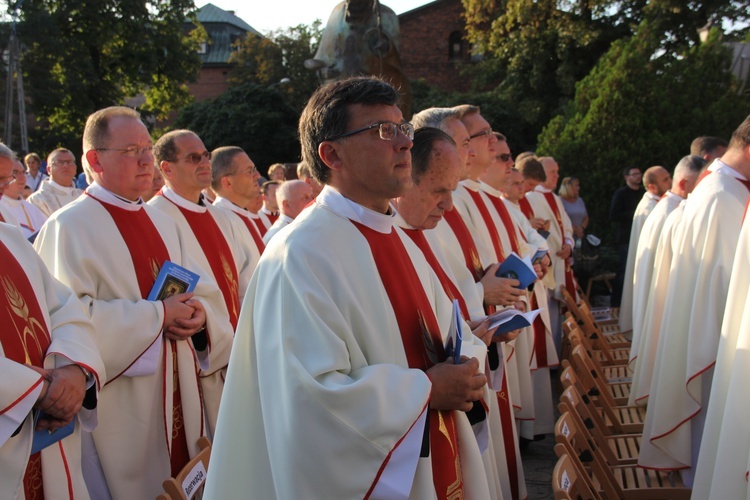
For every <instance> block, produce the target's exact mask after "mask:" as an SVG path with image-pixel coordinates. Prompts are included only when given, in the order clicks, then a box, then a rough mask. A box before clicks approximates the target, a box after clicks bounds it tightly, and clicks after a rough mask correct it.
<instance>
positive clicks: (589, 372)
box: [571, 345, 617, 406]
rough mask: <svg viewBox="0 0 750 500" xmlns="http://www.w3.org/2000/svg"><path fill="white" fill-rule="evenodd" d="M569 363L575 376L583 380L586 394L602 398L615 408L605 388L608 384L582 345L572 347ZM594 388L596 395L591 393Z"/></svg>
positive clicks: (607, 389) (610, 394) (612, 399)
mask: <svg viewBox="0 0 750 500" xmlns="http://www.w3.org/2000/svg"><path fill="white" fill-rule="evenodd" d="M571 363H572V366H573V369H574V370H575V372H576V374H577V375H578V376H579V377H580V378H581V380H583V385H584V387H586V389H587V391H586V392H587V394H589V395H591V396H593V395H596V396H597V397H599V398H604V399H606V401H607V404H609V405H610V406H617V405H616V403H615V400H614V398H613V397H612V393H611V392H610V391H609V388H608V387H607V384H608V382H607V381H606V380H604V374H603V373H602V372H601V370H599V369H597V367H596V365H594V362H593V361H592V359H591V358H590V357H589V354H588V353H587V352H586V351H585V349H584V348H583V346H582V345H577V346H575V347H573V351H572V352H571ZM594 388H595V389H596V392H597V394H594V393H593V392H591V391H592V389H594Z"/></svg>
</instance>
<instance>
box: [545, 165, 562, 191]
mask: <svg viewBox="0 0 750 500" xmlns="http://www.w3.org/2000/svg"><path fill="white" fill-rule="evenodd" d="M542 165H543V166H544V173H545V175H546V176H547V180H546V181H545V183H544V187H546V188H547V189H551V190H553V191H554V190H555V188H556V187H557V181H558V180H560V173H559V170H560V167H558V166H557V162H556V161H555V160H552V159H549V158H546V159H544V160H542Z"/></svg>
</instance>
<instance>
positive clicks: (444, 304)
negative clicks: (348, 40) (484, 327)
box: [204, 78, 489, 499]
mask: <svg viewBox="0 0 750 500" xmlns="http://www.w3.org/2000/svg"><path fill="white" fill-rule="evenodd" d="M397 97H398V94H397V92H396V91H395V89H393V88H392V87H391V86H390V85H388V84H386V83H384V82H382V81H380V80H375V79H369V78H353V79H348V80H344V81H340V82H334V83H331V84H329V85H326V86H323V87H321V88H319V89H318V90H317V91H316V92H315V93H314V94H313V96H312V97H311V98H310V101H309V102H308V105H307V106H306V108H305V110H304V111H303V114H302V118H301V120H300V136H301V141H302V144H303V157H304V159H305V161H306V162H309V163H310V164H311V165H313V167H312V168H313V169H314V171H315V175H316V177H318V179H319V180H320V181H321V182H324V183H326V184H327V186H326V188H325V189H324V190H323V192H321V194H320V195H319V196H318V198H317V201H316V204H315V205H314V206H312V207H311V208H310V209H308V210H306V211H304V212H303V213H302V214H301V215H300V216H299V219H298V220H297V221H295V223H294V224H293V225H292V226H291V227H290V228H289V229H288V230H286V231H283V232H282V233H281V234H279V235H278V237H277V238H274V239H273V241H272V242H271V244H270V245H269V247H268V248H267V249H266V252H265V253H264V254H263V257H262V258H261V260H260V263H259V265H258V268H257V270H256V273H255V275H254V276H253V280H252V282H251V285H250V288H249V290H248V294H247V295H246V297H245V306H244V307H243V310H242V314H241V316H240V323H239V326H238V329H237V336H236V338H235V345H234V348H233V350H232V357H231V360H230V363H229V370H228V374H227V383H226V386H225V390H224V398H223V401H222V406H221V410H220V411H219V422H218V426H217V434H216V437H215V439H214V444H213V448H212V452H211V467H210V469H209V471H208V479H207V484H206V492H205V495H204V498H239V497H243V496H246V495H247V492H248V491H252V492H253V494H254V495H255V496H257V497H259V498H268V499H273V498H365V497H371V498H385V497H389V498H396V497H399V498H406V497H409V496H411V497H413V498H431V497H432V498H434V497H437V498H448V497H464V498H470V499H471V498H487V497H488V496H489V489H488V485H487V478H486V476H485V472H484V467H483V465H482V459H481V456H480V451H479V447H478V445H477V440H476V438H475V437H474V435H473V433H472V430H471V426H470V425H469V422H468V420H467V418H466V415H465V414H464V413H463V411H466V410H469V409H471V408H472V406H473V402H474V401H476V400H478V399H480V398H481V397H482V395H483V389H484V386H485V384H486V379H485V376H484V374H483V373H482V372H481V371H480V370H479V367H480V366H484V359H483V357H484V353H486V346H485V345H484V344H483V343H481V341H479V340H478V339H476V338H475V337H473V336H472V334H471V333H470V331H468V329H464V332H465V333H464V337H463V342H464V343H463V346H462V352H463V353H464V354H465V355H466V356H467V358H468V359H464V360H463V362H462V363H461V364H458V365H455V364H453V363H452V361H450V360H446V353H445V350H444V343H445V341H446V336H447V334H448V331H449V323H450V317H451V310H452V307H451V302H450V300H449V299H448V297H447V296H446V295H445V293H444V291H443V290H442V287H441V285H440V283H439V281H438V279H437V277H436V276H435V274H434V272H433V271H432V270H431V268H430V267H429V265H428V264H427V262H426V261H424V260H423V259H420V258H419V255H420V252H419V249H418V248H417V247H416V245H414V243H413V242H412V241H411V240H410V239H409V237H408V236H406V235H404V234H403V232H401V230H400V229H398V228H395V227H394V226H393V222H392V217H391V215H390V213H389V210H388V207H389V201H390V199H391V198H394V197H398V196H400V194H402V193H403V191H404V190H405V189H408V188H409V187H411V185H412V180H411V161H410V160H411V158H410V152H409V149H410V148H411V145H412V142H411V137H412V134H413V129H412V127H411V125H409V124H408V123H405V122H404V120H403V117H402V115H401V112H400V110H399V109H398V108H397V107H396V106H395V102H396V100H397ZM341 116H344V117H346V119H344V120H341V119H340V117H341ZM251 309H252V312H251ZM475 357H479V359H476V358H475ZM449 379H450V382H448V380H449ZM446 384H448V385H450V386H452V387H453V390H451V391H449V393H450V394H448V393H446V391H445V389H446V388H447V387H446ZM461 410H463V411H461Z"/></svg>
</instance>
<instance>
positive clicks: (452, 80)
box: [398, 0, 471, 91]
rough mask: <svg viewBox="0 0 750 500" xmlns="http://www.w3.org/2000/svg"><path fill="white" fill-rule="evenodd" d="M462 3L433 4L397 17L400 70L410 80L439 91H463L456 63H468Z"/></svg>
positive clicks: (450, 0)
mask: <svg viewBox="0 0 750 500" xmlns="http://www.w3.org/2000/svg"><path fill="white" fill-rule="evenodd" d="M463 12H464V8H463V5H462V4H461V0H435V1H434V2H431V3H428V4H425V5H422V6H421V7H417V8H416V9H412V10H410V11H408V12H404V13H403V14H401V15H400V16H398V20H399V25H400V29H401V66H402V68H403V71H404V73H405V74H406V76H407V77H408V78H409V79H410V80H418V79H424V81H425V82H427V83H428V84H430V85H432V86H434V87H437V88H439V89H442V90H448V91H450V90H462V89H464V88H466V82H465V81H463V80H462V78H461V76H460V74H459V71H458V65H459V63H467V62H470V61H471V50H470V47H469V42H467V41H466V22H465V21H464V18H463Z"/></svg>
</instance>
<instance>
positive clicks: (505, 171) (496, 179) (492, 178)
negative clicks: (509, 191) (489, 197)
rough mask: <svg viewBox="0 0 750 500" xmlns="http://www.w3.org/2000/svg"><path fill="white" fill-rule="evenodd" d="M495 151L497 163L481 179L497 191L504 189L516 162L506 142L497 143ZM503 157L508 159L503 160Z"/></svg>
mask: <svg viewBox="0 0 750 500" xmlns="http://www.w3.org/2000/svg"><path fill="white" fill-rule="evenodd" d="M495 150H496V154H495V161H494V162H493V163H492V164H491V165H490V166H489V168H487V170H485V171H484V173H482V175H480V176H479V178H480V179H481V180H483V181H484V182H486V183H487V184H489V185H490V186H492V187H494V188H495V189H502V188H503V186H504V185H505V181H506V179H507V178H508V175H510V172H511V169H512V168H513V165H514V164H515V162H514V161H513V157H512V156H511V154H510V147H508V143H507V142H506V141H497V142H496V143H495ZM503 157H504V158H507V159H506V160H503Z"/></svg>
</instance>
